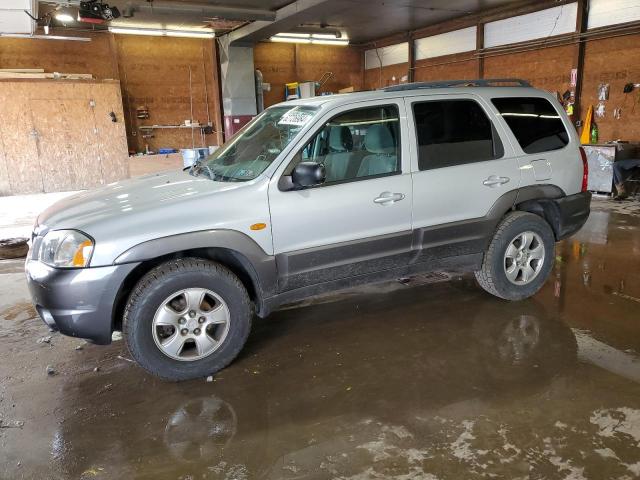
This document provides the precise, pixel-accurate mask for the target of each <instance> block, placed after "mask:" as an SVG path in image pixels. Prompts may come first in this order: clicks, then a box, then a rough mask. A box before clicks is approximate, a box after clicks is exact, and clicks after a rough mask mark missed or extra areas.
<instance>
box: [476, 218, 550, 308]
mask: <svg viewBox="0 0 640 480" xmlns="http://www.w3.org/2000/svg"><path fill="white" fill-rule="evenodd" d="M522 234H526V235H527V236H526V237H521V238H529V234H533V235H532V236H533V238H534V241H532V243H531V248H533V247H536V246H537V245H538V244H541V245H542V247H543V250H542V252H543V255H544V257H543V259H542V261H538V260H537V259H531V260H530V258H533V255H532V254H531V253H530V252H531V250H529V249H528V248H527V247H525V249H526V250H527V256H525V257H524V258H519V260H518V261H522V262H524V264H523V265H524V268H525V269H526V270H527V272H529V273H525V272H524V271H523V270H522V269H521V270H520V271H519V272H520V273H517V275H518V277H516V278H515V280H510V278H509V276H508V274H507V270H509V271H510V272H513V271H514V268H507V266H508V267H515V269H519V268H520V267H519V266H518V265H519V264H518V263H515V265H514V261H515V260H513V261H512V259H511V255H512V252H513V251H514V248H515V251H519V248H518V247H517V245H521V244H522V243H526V242H518V241H517V239H518V237H519V236H521V235H522ZM512 242H515V243H514V244H513V245H514V247H512V248H511V249H510V250H509V255H510V257H509V259H507V258H506V255H507V253H508V252H507V249H508V248H509V247H510V245H512ZM554 250H555V237H554V234H553V231H552V230H551V227H550V226H549V224H548V223H547V222H546V221H545V220H544V219H543V218H541V217H539V216H538V215H534V214H533V213H528V212H512V213H509V214H508V215H507V216H505V218H504V219H503V220H502V221H501V222H500V224H499V225H498V228H497V229H496V233H495V234H494V236H493V239H492V240H491V243H490V244H489V248H488V249H487V251H486V252H485V255H484V259H483V262H482V268H481V269H480V270H478V271H476V272H475V276H476V280H477V281H478V283H479V284H480V286H481V287H482V288H483V289H484V290H486V291H487V292H489V293H490V294H491V295H495V296H496V297H499V298H503V299H505V300H513V301H515V300H522V299H525V298H528V297H531V296H532V295H535V294H536V293H537V292H538V290H540V288H542V285H544V283H545V281H546V280H547V277H548V276H549V273H550V272H551V268H552V267H553V262H554V260H555V253H554ZM539 254H540V253H539V252H538V253H536V254H535V256H538V255H539ZM527 265H529V267H530V268H531V269H533V270H534V271H535V275H530V270H529V269H528V268H526V266H527ZM510 275H513V273H510Z"/></svg>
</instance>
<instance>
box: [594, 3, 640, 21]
mask: <svg viewBox="0 0 640 480" xmlns="http://www.w3.org/2000/svg"><path fill="white" fill-rule="evenodd" d="M638 20H640V1H638V0H591V2H590V3H589V21H588V26H589V28H598V27H605V26H607V25H615V24H616V23H626V22H635V21H638Z"/></svg>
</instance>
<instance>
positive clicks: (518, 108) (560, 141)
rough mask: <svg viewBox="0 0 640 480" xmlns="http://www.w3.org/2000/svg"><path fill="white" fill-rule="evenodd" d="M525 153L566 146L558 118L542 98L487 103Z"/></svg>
mask: <svg viewBox="0 0 640 480" xmlns="http://www.w3.org/2000/svg"><path fill="white" fill-rule="evenodd" d="M491 101H492V102H493V104H494V105H495V107H496V108H497V109H498V112H500V115H502V118H504V120H505V122H507V125H509V128H510V129H511V131H512V132H513V135H514V136H515V137H516V140H518V143H519V144H520V147H522V150H524V152H525V153H541V152H549V151H552V150H559V149H561V148H563V147H564V146H566V145H567V144H568V143H569V134H568V133H567V130H566V129H565V126H564V123H562V119H561V118H560V115H559V114H558V112H557V111H556V109H555V108H553V105H551V103H550V102H549V101H548V100H547V99H545V98H525V97H519V98H494V99H493V100H491Z"/></svg>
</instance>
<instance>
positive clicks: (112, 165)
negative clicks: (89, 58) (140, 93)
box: [89, 83, 129, 184]
mask: <svg viewBox="0 0 640 480" xmlns="http://www.w3.org/2000/svg"><path fill="white" fill-rule="evenodd" d="M117 87H118V88H113V86H112V85H109V84H95V83H94V84H90V91H89V95H90V97H91V98H92V99H95V102H96V105H95V107H94V108H92V112H93V121H94V124H95V128H96V135H97V143H98V150H99V152H100V163H101V167H102V178H103V180H104V182H103V183H105V184H106V183H111V182H116V181H118V180H121V179H123V178H128V177H129V163H128V162H125V161H122V157H123V155H124V154H125V153H126V152H127V132H126V129H125V118H124V112H123V110H122V97H121V96H120V88H119V85H117ZM111 112H114V113H115V117H116V121H115V122H114V121H113V120H112V119H111V115H110V114H111Z"/></svg>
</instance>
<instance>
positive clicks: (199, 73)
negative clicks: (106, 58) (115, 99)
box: [115, 35, 222, 152]
mask: <svg viewBox="0 0 640 480" xmlns="http://www.w3.org/2000/svg"><path fill="white" fill-rule="evenodd" d="M115 48H116V56H117V61H118V69H119V75H120V79H121V82H122V89H123V90H122V95H123V101H124V109H125V114H126V121H127V126H128V128H127V133H128V137H127V138H128V142H129V148H130V149H131V150H134V151H136V152H141V151H144V150H145V145H149V149H151V150H153V151H157V150H158V149H159V148H163V147H166V148H191V147H192V135H191V133H192V132H191V130H190V129H182V130H178V129H176V130H155V131H154V135H155V138H151V139H144V138H142V135H141V132H140V130H139V128H138V127H139V126H140V125H155V124H161V125H174V124H182V123H184V121H185V120H187V119H191V101H193V120H197V121H199V122H200V123H201V124H206V123H207V122H208V121H209V120H210V121H211V122H212V123H213V124H214V130H216V131H222V128H221V125H220V124H219V121H218V119H219V118H220V110H219V109H220V102H219V98H218V78H217V59H216V52H215V44H214V41H213V40H208V39H194V38H175V37H147V36H138V35H116V36H115ZM189 68H191V93H190V88H189ZM207 97H208V106H209V112H208V114H207V101H206V99H207ZM140 106H146V107H148V109H149V114H150V118H149V119H146V120H139V119H137V118H136V108H137V107H140ZM193 142H194V143H193V145H194V146H196V147H202V146H208V145H218V144H219V137H218V135H216V134H211V135H207V136H206V137H205V139H204V145H203V141H202V139H201V138H200V132H199V131H198V130H196V131H194V140H193Z"/></svg>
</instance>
